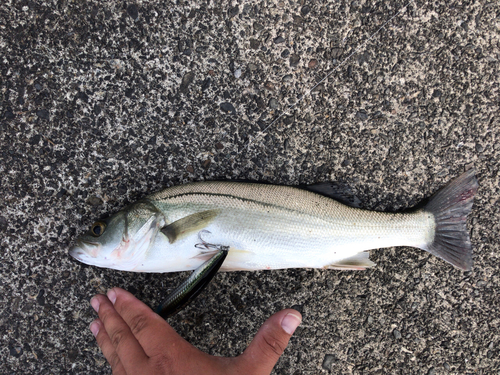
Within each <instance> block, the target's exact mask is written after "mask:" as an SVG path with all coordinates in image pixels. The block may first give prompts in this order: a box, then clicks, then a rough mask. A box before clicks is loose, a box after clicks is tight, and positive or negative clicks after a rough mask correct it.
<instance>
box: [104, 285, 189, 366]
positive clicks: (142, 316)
mask: <svg viewBox="0 0 500 375" xmlns="http://www.w3.org/2000/svg"><path fill="white" fill-rule="evenodd" d="M108 293H109V294H108V295H109V296H110V298H111V299H113V298H115V304H114V307H115V309H116V311H117V312H118V313H119V314H120V315H121V317H122V318H123V320H124V321H125V322H126V323H127V325H128V326H129V327H130V330H131V332H132V333H133V335H134V336H135V337H136V338H137V340H138V341H139V343H140V344H141V345H142V347H143V348H144V351H145V353H146V354H147V355H148V356H149V357H152V356H156V355H158V354H162V353H163V354H164V353H169V354H170V355H171V356H172V357H174V358H175V355H176V352H179V351H180V350H184V349H185V348H186V344H187V345H189V344H188V343H187V341H185V340H184V339H183V338H182V337H180V336H179V335H178V334H177V332H175V331H174V330H173V328H172V327H170V325H169V324H168V323H167V322H166V321H165V320H164V319H163V318H161V317H160V316H159V315H158V314H156V313H154V312H153V310H151V309H150V308H149V307H148V306H147V305H145V304H144V303H142V302H141V301H139V300H138V299H137V298H135V297H134V295H132V294H131V293H129V292H127V291H126V290H123V289H120V288H113V289H111V290H110V291H109V292H108Z"/></svg>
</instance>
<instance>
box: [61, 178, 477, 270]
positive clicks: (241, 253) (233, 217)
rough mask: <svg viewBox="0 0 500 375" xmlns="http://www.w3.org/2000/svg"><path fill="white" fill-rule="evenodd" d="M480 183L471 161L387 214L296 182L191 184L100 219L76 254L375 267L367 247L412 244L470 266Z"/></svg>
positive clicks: (109, 263)
mask: <svg viewBox="0 0 500 375" xmlns="http://www.w3.org/2000/svg"><path fill="white" fill-rule="evenodd" d="M477 188H478V185H477V181H476V178H475V173H474V170H472V169H471V170H469V171H467V172H465V173H464V174H463V175H461V176H460V177H458V178H457V179H456V180H454V181H452V182H451V183H450V184H449V185H448V186H446V187H445V188H444V189H442V190H441V191H439V192H438V193H437V194H436V195H434V197H433V198H431V199H430V201H429V203H427V205H425V206H424V207H423V208H421V209H418V210H413V211H409V212H403V213H384V212H374V211H367V210H362V209H359V208H353V207H349V206H347V205H344V204H341V203H339V202H337V201H336V200H334V199H331V198H329V197H326V196H323V195H320V194H317V193H315V192H312V191H308V190H303V189H299V188H295V187H287V186H277V185H265V184H256V183H238V182H199V183H192V184H186V185H181V186H176V187H172V188H168V189H166V190H163V191H161V192H158V193H155V194H152V195H150V196H148V197H147V198H144V199H142V200H140V201H138V202H136V203H134V204H132V205H130V206H128V207H126V208H124V209H123V210H121V211H119V212H118V213H116V214H114V215H112V216H111V217H109V218H108V219H104V220H99V221H97V222H96V223H94V224H93V225H92V227H91V228H90V230H89V231H88V232H87V233H86V234H84V235H82V236H81V237H80V238H79V239H78V241H77V244H76V246H75V247H74V248H73V249H71V251H70V254H71V255H72V256H73V257H75V258H76V259H78V260H79V261H81V262H83V263H86V264H90V265H95V266H98V267H107V268H113V269H117V270H124V271H135V272H176V271H187V270H193V269H196V268H198V267H200V266H202V265H206V264H207V263H206V262H208V261H209V260H210V259H211V258H212V257H213V256H215V255H216V254H219V253H220V252H221V250H225V251H227V257H226V258H225V260H224V263H223V264H222V267H221V270H223V271H233V270H262V269H282V268H296V267H305V268H323V269H354V270H361V269H365V268H367V267H372V266H374V263H373V262H371V261H370V259H369V253H368V250H371V249H377V248H384V247H392V246H411V247H416V248H420V249H423V250H425V251H428V252H430V253H431V254H434V255H436V256H437V257H439V258H441V259H444V260H445V261H447V262H449V263H451V264H453V265H454V266H455V267H458V268H460V269H463V270H470V268H471V266H472V248H471V243H470V239H469V235H468V232H467V227H466V221H467V215H468V214H469V213H470V211H471V208H472V203H473V198H474V195H475V193H476V191H477ZM203 267H204V266H203Z"/></svg>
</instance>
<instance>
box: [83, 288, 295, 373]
mask: <svg viewBox="0 0 500 375" xmlns="http://www.w3.org/2000/svg"><path fill="white" fill-rule="evenodd" d="M90 304H91V305H92V307H93V308H94V310H95V311H96V312H97V313H98V315H99V319H96V320H95V321H93V322H92V323H91V324H90V330H91V331H92V333H93V334H94V336H95V337H96V339H97V344H98V345H99V347H100V348H101V350H102V352H103V354H104V356H105V357H106V359H107V360H108V362H109V364H110V365H111V369H112V370H113V374H114V375H125V374H128V375H130V374H134V375H141V374H147V375H152V374H161V375H166V374H168V375H177V374H183V375H184V374H202V373H203V374H206V375H210V374H217V375H223V374H245V375H247V374H248V375H263V374H270V373H271V370H272V369H273V367H274V365H275V364H276V362H277V361H278V358H279V357H280V356H281V354H283V351H284V350H285V348H286V346H287V345H288V340H290V337H291V336H292V334H293V332H294V331H295V329H296V328H297V326H298V325H299V324H300V322H301V320H302V317H301V315H300V313H299V312H297V311H295V310H292V309H287V310H282V311H280V312H277V313H276V314H274V315H273V316H271V317H270V318H269V319H268V320H267V321H266V322H265V323H264V324H263V325H262V327H261V328H260V329H259V331H258V332H257V334H256V335H255V337H254V339H253V341H252V342H251V343H250V345H249V346H248V348H247V349H246V350H245V351H244V352H243V354H241V355H240V356H238V357H234V358H225V357H214V356H211V355H208V354H206V353H203V352H202V351H200V350H198V349H196V348H195V347H194V346H192V345H191V344H189V343H188V342H187V341H186V340H184V339H183V338H182V337H181V336H179V335H178V334H177V333H176V332H175V331H174V329H173V328H172V327H170V325H169V324H168V323H167V322H166V321H165V320H164V319H162V318H161V317H160V316H159V315H158V314H155V313H154V312H153V311H152V310H151V309H150V308H149V307H148V306H146V305H145V304H144V303H142V302H141V301H139V300H138V299H137V298H135V297H134V296H133V295H132V294H130V293H129V292H127V291H125V290H123V289H120V288H113V289H111V290H109V291H108V293H107V296H104V295H102V294H99V295H96V296H95V297H93V298H92V299H91V300H90Z"/></svg>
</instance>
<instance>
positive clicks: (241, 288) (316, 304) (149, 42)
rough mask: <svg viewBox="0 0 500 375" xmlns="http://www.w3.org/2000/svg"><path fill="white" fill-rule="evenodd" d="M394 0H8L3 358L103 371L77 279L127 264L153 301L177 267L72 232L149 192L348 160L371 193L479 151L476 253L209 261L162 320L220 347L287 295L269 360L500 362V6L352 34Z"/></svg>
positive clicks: (326, 173)
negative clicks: (125, 256) (316, 263)
mask: <svg viewBox="0 0 500 375" xmlns="http://www.w3.org/2000/svg"><path fill="white" fill-rule="evenodd" d="M403 5H404V3H402V2H398V1H393V0H388V1H383V2H370V1H363V0H361V1H358V0H355V1H344V0H337V1H303V0H302V1H222V2H215V1H209V2H205V1H139V2H137V3H131V2H123V1H115V0H109V1H105V2H103V1H89V0H82V1H66V0H58V1H56V0H54V1H48V0H46V1H36V0H35V1H29V0H19V1H17V0H4V1H2V4H0V71H1V75H0V144H1V149H0V155H1V156H0V161H1V162H0V171H1V175H0V181H1V186H0V249H1V258H0V259H1V261H0V300H1V312H0V336H1V339H2V340H1V345H0V353H1V359H0V361H1V365H0V373H2V374H14V373H23V374H62V373H71V374H73V373H74V374H109V373H110V369H109V367H108V365H107V363H106V361H105V360H104V357H103V356H102V354H101V352H100V350H99V348H98V347H97V346H96V343H95V341H94V338H93V336H92V334H91V333H90V331H89V330H88V325H89V323H90V322H91V321H92V320H93V319H94V317H95V315H94V313H93V311H92V309H91V307H90V305H89V299H90V298H91V296H93V295H94V294H95V293H98V292H105V291H106V290H107V289H108V288H111V287H113V286H120V287H123V288H126V289H128V290H130V291H132V292H133V293H135V294H136V295H137V296H138V297H139V298H140V299H142V300H143V301H145V302H146V303H147V304H149V305H151V306H155V305H156V304H157V303H158V302H159V301H160V300H161V298H162V296H164V295H165V294H166V293H167V292H168V291H169V290H171V289H172V288H173V287H174V286H176V285H177V284H178V283H179V282H180V281H181V280H183V279H184V278H185V277H186V275H187V274H186V273H181V274H134V273H127V272H118V271H111V270H106V269H100V268H96V267H90V266H85V265H82V264H79V263H77V262H76V261H75V260H73V259H71V258H70V257H69V256H68V253H67V251H68V248H69V247H70V245H71V244H72V242H73V241H74V239H75V238H76V236H77V235H78V234H80V233H82V232H83V231H85V230H86V229H87V228H88V227H89V225H90V224H91V223H92V222H93V220H94V219H95V218H97V217H99V216H101V215H102V214H105V213H109V212H114V211H116V210H118V209H120V208H122V207H124V206H125V205H126V204H128V203H129V202H133V201H135V200H137V199H138V198H141V197H143V196H145V195H147V194H148V193H152V192H155V191H158V190H160V189H162V188H165V187H168V186H171V185H174V184H181V183H185V182H189V181H200V180H221V179H223V180H225V179H249V180H257V181H266V182H270V183H275V184H287V185H296V184H309V183H315V182H320V181H340V182H343V183H345V184H346V185H348V186H350V187H351V189H352V191H353V192H354V193H355V195H356V196H357V197H358V198H359V199H360V201H361V204H362V206H363V207H365V208H368V209H376V210H388V211H394V210H401V209H404V208H408V207H411V206H413V205H415V204H416V203H418V202H419V201H420V200H421V199H422V198H425V197H428V196H430V195H431V194H432V193H433V192H435V191H436V190H437V189H439V188H440V187H442V186H444V185H445V184H446V183H447V182H449V181H451V180H452V179H453V178H455V177H456V176H458V175H459V174H460V173H462V172H463V171H464V170H466V169H468V168H471V167H474V168H476V170H477V177H478V181H479V185H480V187H479V191H478V194H477V198H476V200H475V204H474V208H473V212H472V214H471V215H470V221H469V227H470V231H471V238H472V243H473V247H474V253H475V256H474V266H473V269H472V271H471V272H462V271H459V270H457V269H454V268H453V267H452V266H450V265H448V264H446V263H445V262H443V261H441V260H439V259H436V258H435V257H432V256H430V255H429V254H427V253H425V252H423V251H420V250H417V249H412V248H390V249H384V250H378V251H373V252H372V256H371V257H372V260H374V261H375V262H376V263H377V266H376V267H375V268H373V269H371V270H368V271H364V272H354V271H349V272H340V271H319V270H305V269H296V270H281V271H262V272H234V273H225V274H219V275H217V276H216V278H215V280H214V282H213V283H212V284H211V285H210V286H209V287H208V290H207V291H205V293H204V294H203V295H202V296H201V297H200V298H199V299H198V300H197V302H196V303H194V304H193V305H191V306H189V307H188V308H187V309H186V310H184V311H183V312H181V313H180V314H179V315H177V316H176V317H174V318H173V319H171V320H170V323H171V324H172V326H173V327H174V328H175V329H176V330H177V331H178V332H179V333H180V334H181V335H182V336H183V337H185V338H186V339H187V340H189V341H190V342H191V343H192V344H194V345H196V346H197V347H199V348H200V349H202V350H204V351H206V352H208V353H211V354H215V355H224V356H233V355H237V354H238V353H241V352H242V350H243V349H244V348H245V347H246V345H247V344H248V343H249V341H250V340H251V338H252V336H253V334H254V333H255V332H256V331H257V329H258V327H260V325H261V324H262V323H263V322H264V321H265V319H266V318H267V317H268V316H270V315H271V314H272V313H274V312H276V311H278V310H280V309H282V308H285V307H291V306H295V308H297V309H299V310H300V311H301V312H302V314H303V316H304V321H303V324H302V326H301V327H300V328H299V329H298V330H297V332H296V334H295V335H294V337H293V338H292V340H291V342H290V345H289V346H288V348H287V349H286V352H285V354H284V355H283V357H282V358H281V359H280V361H279V363H278V365H277V366H276V368H275V373H276V374H323V373H332V374H424V375H425V374H429V375H430V374H498V373H500V361H499V359H498V357H499V355H500V349H499V345H500V336H499V328H500V313H499V312H500V302H499V298H498V290H499V289H500V273H499V260H500V255H499V254H500V253H499V239H498V238H499V237H498V233H499V229H500V228H499V196H500V188H499V186H500V184H499V182H500V181H499V180H500V174H499V170H498V166H499V159H500V142H499V140H500V139H499V138H500V132H499V126H500V123H499V97H500V93H499V81H500V79H499V61H500V6H499V3H498V2H496V1H486V0H483V1H474V0H458V1H457V0H450V1H444V0H436V1H422V0H416V1H411V2H410V5H409V6H408V7H406V8H404V9H403V10H402V11H401V13H400V14H398V15H396V17H394V19H393V20H392V21H391V22H389V23H388V24H387V25H386V27H385V28H383V29H382V30H381V31H380V32H379V33H377V34H376V35H374V36H373V38H372V39H370V40H369V42H368V43H366V44H363V43H365V41H367V40H368V38H369V37H370V36H371V35H372V34H373V33H375V32H376V31H377V30H378V29H379V28H380V26H382V25H383V23H384V22H385V21H387V20H389V19H390V18H391V16H393V15H395V14H396V13H397V12H398V11H399V10H400V9H402V8H403ZM357 48H359V50H358V51H357V52H356V53H354V54H353V55H352V56H350V57H349V58H348V59H347V60H346V58H347V57H348V56H349V55H350V54H351V53H352V52H354V51H356V49H357ZM344 61H345V62H344ZM330 72H333V73H331V75H330V76H329V78H328V79H327V80H326V81H325V82H323V83H321V84H320V85H319V86H318V87H316V88H315V89H314V90H313V92H312V93H311V94H310V95H305V94H307V92H308V88H311V87H312V86H313V85H314V84H315V83H316V82H318V81H320V80H321V78H323V77H325V76H326V75H327V74H329V73H330ZM303 95H305V96H304V98H303V100H302V101H300V102H299V98H301V97H302V96H303ZM290 105H295V107H293V108H292V109H291V110H290V111H289V112H284V111H285V110H286V109H287V108H288V106H290ZM279 115H282V116H281V118H280V119H279V120H278V121H276V122H275V123H274V124H272V125H271V123H272V120H273V119H275V118H276V117H277V116H279ZM262 130H265V132H264V133H263V134H262V133H260V132H261V131H262Z"/></svg>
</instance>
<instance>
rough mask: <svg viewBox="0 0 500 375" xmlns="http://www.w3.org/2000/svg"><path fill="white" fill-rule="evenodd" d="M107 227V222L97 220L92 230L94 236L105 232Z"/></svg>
mask: <svg viewBox="0 0 500 375" xmlns="http://www.w3.org/2000/svg"><path fill="white" fill-rule="evenodd" d="M105 228H106V224H104V223H103V222H102V221H96V222H95V223H94V225H92V229H91V230H90V232H91V233H92V235H93V236H95V237H99V236H100V235H101V234H102V233H103V232H104V229H105Z"/></svg>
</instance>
